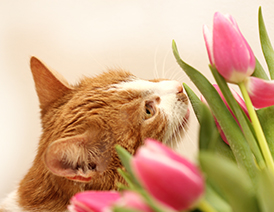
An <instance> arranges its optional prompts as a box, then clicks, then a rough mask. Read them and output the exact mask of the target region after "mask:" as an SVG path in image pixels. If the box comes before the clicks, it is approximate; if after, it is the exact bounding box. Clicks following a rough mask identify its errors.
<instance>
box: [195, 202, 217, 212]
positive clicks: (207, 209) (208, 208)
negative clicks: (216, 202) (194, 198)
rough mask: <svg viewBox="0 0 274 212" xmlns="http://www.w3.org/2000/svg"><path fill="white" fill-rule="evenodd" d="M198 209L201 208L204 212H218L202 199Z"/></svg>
mask: <svg viewBox="0 0 274 212" xmlns="http://www.w3.org/2000/svg"><path fill="white" fill-rule="evenodd" d="M197 208H199V209H200V210H201V211H203V212H217V211H216V210H215V208H213V207H212V206H211V205H210V204H209V203H208V202H207V201H206V200H205V199H202V200H201V201H200V202H199V204H198V207H197Z"/></svg>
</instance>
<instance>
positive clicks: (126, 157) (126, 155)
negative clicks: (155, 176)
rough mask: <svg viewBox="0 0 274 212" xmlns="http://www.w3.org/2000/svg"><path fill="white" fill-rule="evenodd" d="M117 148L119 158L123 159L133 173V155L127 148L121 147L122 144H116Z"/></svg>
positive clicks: (123, 162)
mask: <svg viewBox="0 0 274 212" xmlns="http://www.w3.org/2000/svg"><path fill="white" fill-rule="evenodd" d="M115 148H116V151H117V153H118V155H119V158H120V159H121V161H122V164H123V165H124V167H125V168H126V170H127V171H128V172H129V173H130V174H132V170H131V164H130V161H131V159H132V155H131V154H130V153H129V152H128V151H127V150H126V149H125V148H123V147H121V146H120V145H116V146H115Z"/></svg>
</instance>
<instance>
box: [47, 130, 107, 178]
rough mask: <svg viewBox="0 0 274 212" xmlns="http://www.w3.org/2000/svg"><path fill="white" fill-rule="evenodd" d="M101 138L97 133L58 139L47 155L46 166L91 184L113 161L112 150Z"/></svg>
mask: <svg viewBox="0 0 274 212" xmlns="http://www.w3.org/2000/svg"><path fill="white" fill-rule="evenodd" d="M101 139H102V137H101V135H100V133H97V132H96V131H95V132H92V133H91V132H85V133H84V134H80V135H76V136H72V137H68V138H61V139H58V140H56V141H55V142H53V143H52V144H51V145H49V147H48V149H47V151H46V152H45V155H44V161H45V165H46V167H47V168H48V169H49V170H50V171H51V172H52V173H53V174H55V175H58V176H62V177H65V178H67V179H70V180H75V181H80V182H88V181H90V180H91V179H94V178H97V177H100V174H101V173H102V172H104V171H105V170H106V169H107V167H108V165H109V163H110V160H111V151H110V149H111V148H110V146H109V144H106V143H105V142H102V140H101Z"/></svg>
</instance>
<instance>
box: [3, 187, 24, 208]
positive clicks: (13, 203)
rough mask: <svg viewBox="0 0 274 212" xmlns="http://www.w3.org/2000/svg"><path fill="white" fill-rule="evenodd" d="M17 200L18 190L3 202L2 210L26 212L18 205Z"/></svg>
mask: <svg viewBox="0 0 274 212" xmlns="http://www.w3.org/2000/svg"><path fill="white" fill-rule="evenodd" d="M17 198H18V195H17V190H15V191H13V192H12V193H10V194H9V195H8V196H7V197H6V199H4V200H3V201H2V202H1V204H0V210H3V211H4V212H26V211H25V210H23V209H22V208H21V207H20V206H19V205H18V202H17Z"/></svg>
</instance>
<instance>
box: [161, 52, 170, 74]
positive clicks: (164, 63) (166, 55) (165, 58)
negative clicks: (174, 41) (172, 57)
mask: <svg viewBox="0 0 274 212" xmlns="http://www.w3.org/2000/svg"><path fill="white" fill-rule="evenodd" d="M170 52H171V49H169V50H168V51H167V53H166V54H165V56H164V60H163V68H162V77H163V78H166V76H165V72H166V70H165V66H166V61H167V57H168V55H169V54H170Z"/></svg>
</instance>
